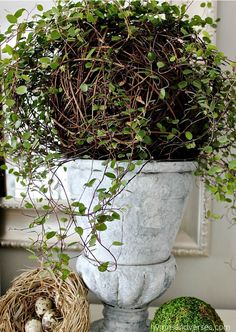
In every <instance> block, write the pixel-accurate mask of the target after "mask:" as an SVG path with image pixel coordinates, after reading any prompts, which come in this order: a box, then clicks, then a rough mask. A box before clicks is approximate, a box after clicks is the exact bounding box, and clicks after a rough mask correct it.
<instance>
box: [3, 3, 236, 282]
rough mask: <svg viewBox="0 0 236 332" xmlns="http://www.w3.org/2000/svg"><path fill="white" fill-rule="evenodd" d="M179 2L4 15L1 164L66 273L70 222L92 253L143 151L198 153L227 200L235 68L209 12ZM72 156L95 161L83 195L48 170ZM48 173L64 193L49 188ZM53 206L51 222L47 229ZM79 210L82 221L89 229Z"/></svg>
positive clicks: (147, 154)
mask: <svg viewBox="0 0 236 332" xmlns="http://www.w3.org/2000/svg"><path fill="white" fill-rule="evenodd" d="M206 5H207V6H210V3H207V4H206V3H203V4H202V6H206ZM186 9H187V8H186V5H181V6H177V5H173V4H170V3H167V2H158V1H155V0H150V1H145V2H142V1H140V0H132V1H129V2H128V3H127V2H125V1H123V0H114V1H101V0H88V1H82V2H74V1H71V0H64V1H62V0H57V1H56V3H55V5H54V6H53V7H52V8H51V9H50V10H47V11H44V9H43V6H42V5H38V6H37V14H35V15H34V16H33V17H32V18H30V16H29V15H27V12H26V10H25V9H20V10H18V11H16V12H15V13H14V14H8V15H7V19H8V21H9V27H8V29H7V31H6V32H5V33H4V34H0V42H1V45H2V53H3V55H5V56H4V57H3V59H2V60H1V61H0V82H1V83H0V84H1V86H2V92H1V94H0V103H2V104H3V105H4V106H3V108H2V109H1V114H0V117H1V120H0V121H1V122H0V129H1V130H2V131H3V133H4V139H1V144H0V156H1V157H4V158H5V160H9V158H10V160H11V161H12V163H13V164H14V165H15V167H9V166H8V172H9V173H13V174H14V175H15V176H16V177H17V180H18V181H20V182H21V184H22V185H23V186H25V188H26V189H25V191H24V192H23V193H22V194H21V195H22V199H23V204H24V207H25V208H29V209H32V208H33V209H35V211H36V213H37V216H36V218H35V219H34V220H33V221H32V222H31V224H30V226H29V227H30V228H31V229H34V227H35V226H38V225H40V227H41V232H39V233H38V239H37V241H36V242H37V244H38V245H39V256H40V257H41V258H42V257H43V258H45V257H47V259H46V264H50V265H52V266H54V267H55V268H59V269H61V271H62V275H63V277H66V275H67V274H68V273H69V272H68V268H67V265H68V262H69V256H68V255H67V254H65V252H64V249H65V248H66V247H68V246H69V247H70V245H72V243H69V244H68V236H69V235H68V234H69V233H68V232H69V230H71V229H72V230H73V232H75V233H77V235H78V242H80V243H81V244H82V246H83V247H84V248H85V249H86V250H90V251H91V253H92V252H93V251H92V248H93V246H94V245H95V244H96V243H99V241H100V236H99V234H100V232H103V231H105V230H106V228H107V224H108V222H112V221H113V220H115V219H120V215H121V213H122V211H121V210H120V209H116V208H115V205H114V204H113V202H114V198H115V197H116V196H117V195H119V194H120V193H121V192H122V191H123V190H125V188H126V186H127V182H128V181H131V180H132V177H133V176H135V174H136V173H137V172H138V170H139V169H140V167H142V166H140V165H144V164H145V162H149V161H151V160H153V159H154V160H159V161H173V160H176V161H178V160H196V161H198V165H199V166H198V170H197V174H198V175H201V176H202V177H203V178H204V180H205V183H206V186H207V188H208V189H210V191H211V192H212V193H213V195H214V196H215V197H216V199H218V200H220V201H223V202H228V203H230V204H231V207H232V208H233V209H234V208H235V188H236V180H235V171H236V158H235V153H234V150H233V149H235V136H236V135H235V123H236V107H235V97H236V94H235V75H234V74H233V73H232V71H231V70H230V69H229V66H230V65H231V63H230V61H229V60H228V59H227V58H226V57H225V55H224V54H223V53H222V52H220V51H219V50H218V49H217V48H216V46H215V45H214V44H212V42H211V38H210V36H209V34H208V33H207V31H206V27H207V26H209V25H210V26H212V27H213V28H215V27H216V22H214V21H213V19H212V18H210V17H207V18H201V17H200V16H198V15H195V16H194V17H192V18H190V17H189V16H188V14H187V11H186ZM24 15H25V16H27V18H26V19H22V17H23V16H24ZM80 158H81V159H99V160H104V169H105V170H104V172H103V174H102V176H101V177H100V178H96V177H95V178H94V177H93V172H92V171H91V177H90V179H89V180H88V181H87V182H86V183H85V184H84V186H83V188H82V189H81V190H82V194H83V192H84V191H86V190H87V188H89V187H90V188H93V189H94V194H93V195H92V197H91V203H90V204H89V206H86V205H85V204H84V203H83V200H82V199H79V200H76V201H71V200H70V199H69V196H68V193H67V192H66V189H65V186H64V184H63V183H62V181H61V179H60V177H58V173H57V170H58V169H59V168H62V167H64V168H66V166H67V163H68V162H70V161H71V160H77V159H80ZM143 160H144V164H143V162H142V161H143ZM16 166H17V167H16ZM6 168H7V166H6V165H4V166H2V169H6ZM104 179H109V185H107V186H106V187H105V188H104V186H103V183H104V182H103V180H104ZM55 182H57V183H58V182H59V184H60V187H61V188H62V191H64V197H65V202H66V203H65V204H64V203H63V202H61V201H57V200H56V199H55V198H53V195H52V191H53V186H54V185H55ZM34 192H37V193H39V194H40V198H37V199H36V200H35V199H33V198H32V193H34ZM95 196H96V197H97V198H96V200H95ZM81 197H82V196H81ZM95 201H96V203H95ZM40 202H41V203H42V207H41V209H38V208H37V204H38V203H40ZM45 202H46V203H45ZM61 214H63V216H62V215H61ZM51 215H54V216H55V218H56V220H57V223H58V225H59V229H58V230H57V231H56V230H50V231H48V230H47V220H48V218H49V217H50V216H51ZM78 217H83V218H87V219H88V220H89V225H90V228H89V232H88V230H86V231H87V232H88V237H87V238H86V240H84V237H82V235H83V233H84V229H83V228H82V227H81V224H79V225H78V222H77V220H78ZM234 220H235V219H234ZM66 240H67V241H66ZM52 241H53V244H52ZM34 244H35V243H34ZM100 244H101V245H102V243H100ZM112 245H122V243H120V242H115V243H113V244H112ZM107 250H110V249H109V248H107ZM111 255H112V254H111ZM94 258H95V259H96V257H95V256H94ZM97 263H98V266H99V269H100V271H104V270H106V269H107V268H108V262H99V261H97Z"/></svg>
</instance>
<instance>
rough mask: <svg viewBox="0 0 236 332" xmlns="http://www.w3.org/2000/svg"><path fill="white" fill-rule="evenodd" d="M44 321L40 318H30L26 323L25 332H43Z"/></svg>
mask: <svg viewBox="0 0 236 332" xmlns="http://www.w3.org/2000/svg"><path fill="white" fill-rule="evenodd" d="M42 331H43V329H42V323H41V321H40V320H38V319H30V320H28V322H26V324H25V332H42Z"/></svg>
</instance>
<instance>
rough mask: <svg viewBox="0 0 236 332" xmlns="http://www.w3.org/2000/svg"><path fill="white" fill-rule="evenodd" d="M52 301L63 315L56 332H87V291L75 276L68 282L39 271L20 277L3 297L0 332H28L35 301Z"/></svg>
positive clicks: (60, 315) (32, 271)
mask: <svg viewBox="0 0 236 332" xmlns="http://www.w3.org/2000/svg"><path fill="white" fill-rule="evenodd" d="M41 296H42V297H47V298H49V299H51V301H52V302H53V304H54V306H55V310H56V311H58V313H59V318H58V323H57V324H56V327H55V328H54V329H53V332H57V331H58V332H59V331H60V332H68V331H70V332H77V331H80V332H87V331H88V329H89V305H88V301H87V288H86V287H85V285H84V283H83V281H82V280H81V279H80V278H79V276H77V275H76V274H75V273H73V272H71V273H70V275H69V276H68V277H67V279H66V280H64V281H63V280H62V279H61V278H60V276H59V274H58V273H54V272H51V271H47V270H42V269H35V270H30V271H27V272H24V273H22V274H21V275H20V276H18V277H17V278H16V279H15V280H14V281H13V284H12V286H11V288H10V289H9V290H8V291H7V293H6V294H5V295H4V296H2V297H1V298H0V331H4V332H24V331H25V324H26V322H27V321H29V320H30V319H32V318H35V302H36V300H37V299H38V298H39V297H41Z"/></svg>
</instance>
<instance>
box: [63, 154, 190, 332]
mask: <svg viewBox="0 0 236 332" xmlns="http://www.w3.org/2000/svg"><path fill="white" fill-rule="evenodd" d="M103 167H104V166H102V162H101V161H89V160H81V161H75V162H74V163H73V164H72V165H71V167H70V169H69V174H68V178H69V184H70V191H71V192H72V193H73V195H74V196H75V197H76V194H79V192H78V193H77V188H79V187H80V185H78V184H79V183H81V179H83V182H84V179H85V181H86V178H87V179H88V178H91V170H92V172H93V173H96V172H97V173H96V174H93V175H92V177H96V178H97V177H99V176H101V175H99V174H100V173H101V174H102V173H103V172H101V170H102V168H103ZM195 169H196V164H195V163H194V162H156V161H152V162H149V163H147V164H146V165H145V166H144V167H143V168H141V170H140V172H139V173H138V174H137V175H136V176H135V177H134V178H133V180H132V181H131V182H129V184H128V186H127V188H126V190H124V191H123V192H122V193H121V195H119V196H117V197H116V198H115V200H114V202H113V206H114V207H125V210H124V212H123V213H122V214H121V220H114V221H112V222H107V224H106V225H107V230H106V231H105V232H101V233H100V237H101V242H102V244H103V245H99V243H98V244H97V245H96V246H95V248H94V251H93V254H94V255H95V256H96V259H98V260H99V261H101V262H110V270H112V266H113V264H114V257H115V260H116V261H117V267H116V269H114V271H113V272H108V271H106V272H99V271H98V268H97V266H96V264H95V261H94V260H93V254H92V255H91V253H89V252H86V251H84V252H83V253H82V254H81V255H80V256H79V258H78V260H77V265H76V268H77V271H78V273H79V274H80V275H81V276H82V278H83V280H84V281H85V283H86V285H87V286H88V288H89V289H90V290H91V291H92V292H93V293H95V294H96V296H97V297H98V298H99V299H100V300H101V301H102V302H103V303H104V310H103V314H104V319H103V320H101V321H98V322H95V323H94V324H93V325H92V327H91V332H96V331H97V332H98V331H99V332H123V331H127V332H128V331H129V332H147V331H149V322H148V312H147V308H148V305H149V303H150V302H151V301H153V300H154V299H156V298H158V297H159V296H161V295H162V294H163V293H164V292H165V291H166V290H167V288H168V287H169V286H170V284H171V282H172V281H173V280H174V277H175V273H176V263H175V259H174V257H173V256H172V255H171V250H172V247H173V245H174V241H175V238H176V235H177V232H178V230H179V227H180V224H181V220H182V217H183V213H184V208H185V205H186V202H187V198H188V196H189V194H190V192H191V190H192V186H193V181H194V176H193V171H194V170H195ZM135 171H136V170H135ZM135 171H134V172H135ZM99 172H100V173H99ZM129 176H130V177H132V174H131V175H129ZM105 181H109V179H107V180H105ZM105 185H106V184H105ZM108 185H109V184H108ZM92 193H93V189H92V188H91V189H90V188H89V190H88V191H87V192H86V193H85V194H84V196H83V200H84V202H85V203H86V204H88V203H89V201H90V200H91V195H92ZM93 204H96V198H95V200H94V202H93ZM78 223H83V227H84V223H85V221H84V220H82V218H81V220H80V219H78ZM86 236H87V234H86V232H85V233H84V238H86ZM114 241H119V242H122V243H123V245H122V246H112V243H113V242H114ZM106 248H110V250H109V251H108V250H107V249H106Z"/></svg>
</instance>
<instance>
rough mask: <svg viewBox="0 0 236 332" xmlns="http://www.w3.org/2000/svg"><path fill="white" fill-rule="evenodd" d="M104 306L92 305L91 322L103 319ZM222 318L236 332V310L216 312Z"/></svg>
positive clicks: (151, 308) (227, 330) (152, 310)
mask: <svg viewBox="0 0 236 332" xmlns="http://www.w3.org/2000/svg"><path fill="white" fill-rule="evenodd" d="M156 309H157V308H154V307H150V308H149V317H150V319H152V318H153V316H154V313H155V311H156ZM102 310H103V306H102V305H101V304H92V305H90V315H91V316H90V317H91V321H92V322H93V321H95V320H97V319H101V318H102V317H103V316H102ZM216 311H217V313H218V314H219V316H220V318H221V319H222V321H223V322H224V325H225V330H226V332H236V310H216Z"/></svg>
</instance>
